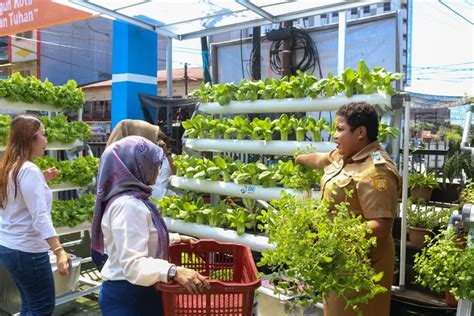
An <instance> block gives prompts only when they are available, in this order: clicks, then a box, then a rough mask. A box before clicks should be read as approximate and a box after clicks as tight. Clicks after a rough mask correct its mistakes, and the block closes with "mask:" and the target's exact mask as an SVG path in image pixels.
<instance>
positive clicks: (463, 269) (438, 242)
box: [414, 228, 474, 306]
mask: <svg viewBox="0 0 474 316" xmlns="http://www.w3.org/2000/svg"><path fill="white" fill-rule="evenodd" d="M458 238H459V237H458V235H457V234H456V231H455V230H454V229H451V228H448V229H446V230H444V231H442V233H441V234H438V235H437V236H435V237H433V238H429V239H428V247H426V248H424V249H423V250H422V251H421V253H418V254H416V255H415V264H414V270H415V272H416V273H417V275H416V277H415V280H416V282H418V283H420V284H421V285H423V286H426V287H428V288H429V289H430V290H432V291H435V292H445V295H446V299H447V301H446V303H447V304H449V305H450V306H453V305H454V306H456V303H455V302H453V301H451V300H450V298H449V295H450V294H452V295H453V296H454V297H455V298H456V299H457V300H459V299H467V300H471V301H472V300H474V276H473V271H474V248H473V247H467V248H465V249H462V248H460V247H459V243H458Z"/></svg>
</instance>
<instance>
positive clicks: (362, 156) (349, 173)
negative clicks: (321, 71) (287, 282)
mask: <svg viewBox="0 0 474 316" xmlns="http://www.w3.org/2000/svg"><path fill="white" fill-rule="evenodd" d="M336 114H337V125H336V132H335V134H334V136H333V139H334V141H335V142H336V144H337V148H336V149H335V150H333V151H332V152H330V153H324V154H323V153H312V154H304V155H299V156H298V157H296V163H299V164H303V165H306V166H310V167H314V168H318V169H323V168H324V176H323V178H322V179H321V197H323V198H324V197H332V199H333V200H334V204H333V205H332V206H331V208H332V210H333V211H336V209H335V208H334V205H336V204H339V203H340V202H343V201H346V200H347V201H348V202H349V203H350V205H349V210H350V211H352V212H354V213H355V214H360V215H362V216H363V218H364V219H365V220H367V222H368V225H369V227H370V228H371V229H372V235H373V236H375V237H377V246H376V247H374V248H373V249H372V250H371V252H370V254H369V256H370V259H371V262H372V266H373V267H374V269H375V271H376V272H380V271H383V272H384V276H383V279H382V281H381V285H382V286H384V287H385V288H387V292H386V293H384V294H379V295H377V296H376V297H374V298H373V299H372V300H370V301H369V302H368V304H360V305H358V307H359V309H360V310H361V311H362V312H363V315H374V316H384V315H387V316H388V315H389V314H390V286H391V285H392V278H393V268H394V253H395V249H394V243H393V238H392V223H393V218H394V217H395V212H396V206H397V200H398V196H399V192H400V188H401V177H400V174H399V173H398V171H397V168H396V166H395V165H394V163H393V162H392V160H391V159H390V157H389V155H388V154H387V153H386V152H385V150H383V149H382V148H381V147H380V144H379V143H378V142H377V134H378V115H377V112H376V110H375V108H374V107H373V106H371V105H369V104H367V103H365V102H360V103H349V104H346V105H344V106H342V107H341V108H340V109H339V111H338V112H337V113H336ZM345 189H349V190H352V191H353V194H352V197H350V198H347V196H346V194H345ZM349 295H357V293H354V294H349ZM345 306H346V301H345V300H344V299H343V298H342V297H336V296H335V295H334V294H333V293H330V294H329V299H328V301H325V302H324V314H325V315H326V316H341V315H355V313H353V312H352V311H349V310H346V309H345Z"/></svg>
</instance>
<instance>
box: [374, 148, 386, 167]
mask: <svg viewBox="0 0 474 316" xmlns="http://www.w3.org/2000/svg"><path fill="white" fill-rule="evenodd" d="M372 159H373V162H374V165H383V164H385V163H386V162H387V161H386V160H385V158H384V157H383V156H382V153H381V152H380V151H379V150H376V151H373V152H372Z"/></svg>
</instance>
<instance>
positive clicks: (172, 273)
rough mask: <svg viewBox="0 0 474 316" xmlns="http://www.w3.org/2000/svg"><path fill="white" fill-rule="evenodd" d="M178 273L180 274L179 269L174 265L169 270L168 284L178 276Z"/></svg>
mask: <svg viewBox="0 0 474 316" xmlns="http://www.w3.org/2000/svg"><path fill="white" fill-rule="evenodd" d="M176 272H178V269H177V268H176V266H175V265H174V264H173V265H172V266H171V267H170V269H169V270H168V282H169V281H171V280H173V279H174V277H175V276H176Z"/></svg>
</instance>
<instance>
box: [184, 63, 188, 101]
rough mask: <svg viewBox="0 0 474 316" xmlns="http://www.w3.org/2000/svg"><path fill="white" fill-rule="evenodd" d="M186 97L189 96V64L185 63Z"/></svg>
mask: <svg viewBox="0 0 474 316" xmlns="http://www.w3.org/2000/svg"><path fill="white" fill-rule="evenodd" d="M184 95H185V96H186V97H187V96H188V63H184Z"/></svg>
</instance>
